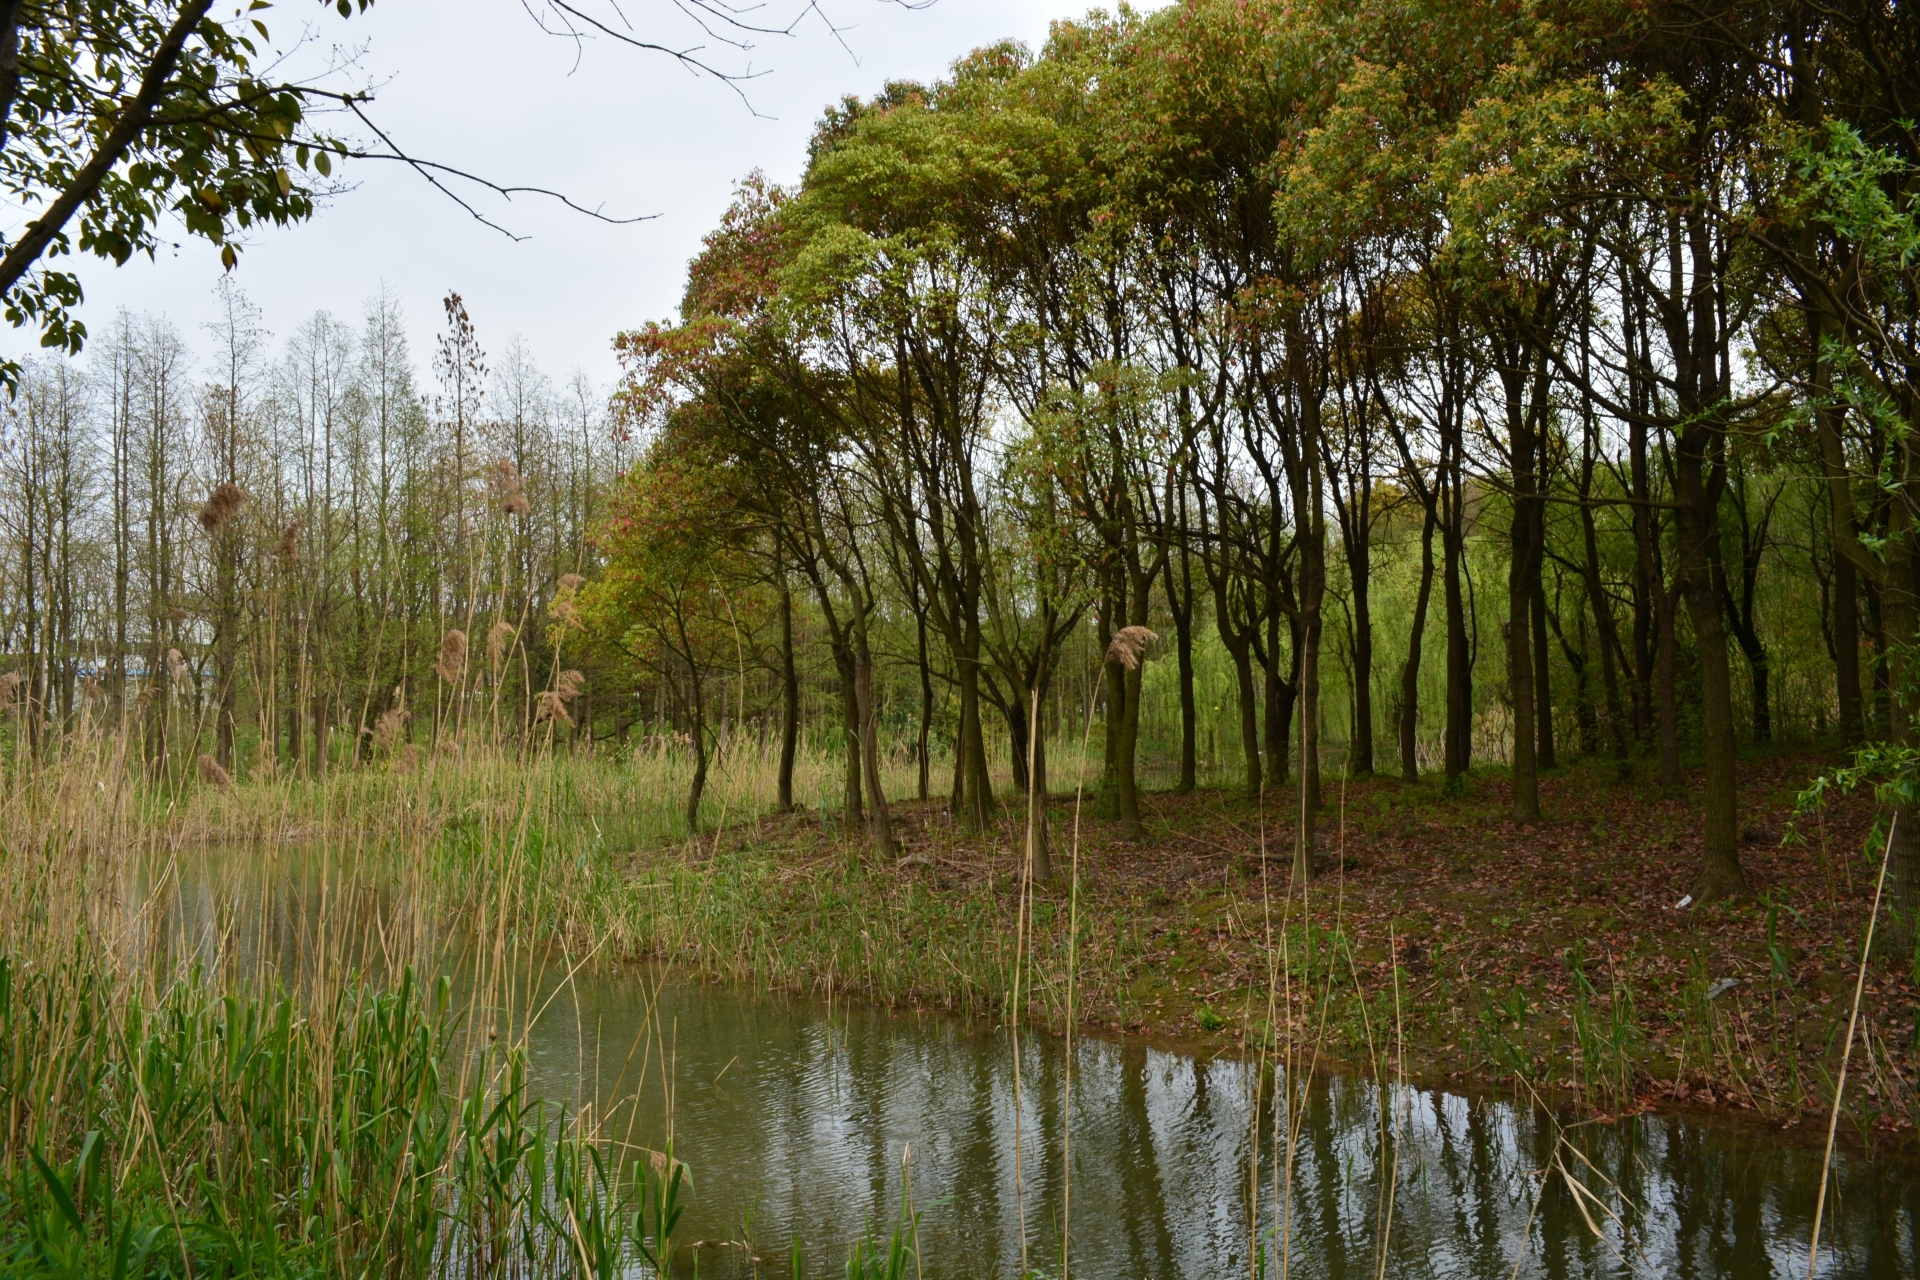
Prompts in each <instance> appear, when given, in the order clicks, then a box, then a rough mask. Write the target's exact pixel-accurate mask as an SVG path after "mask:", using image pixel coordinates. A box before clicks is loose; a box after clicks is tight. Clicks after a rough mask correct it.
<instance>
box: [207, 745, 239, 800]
mask: <svg viewBox="0 0 1920 1280" xmlns="http://www.w3.org/2000/svg"><path fill="white" fill-rule="evenodd" d="M200 776H201V777H202V778H204V779H206V780H207V782H208V783H209V784H210V785H212V786H214V787H217V788H219V789H220V790H222V791H230V790H232V788H233V775H232V774H230V773H228V772H227V771H226V770H225V769H223V768H221V767H220V762H219V761H218V760H215V759H214V758H213V757H212V756H210V755H208V754H206V753H205V752H204V751H203V752H201V753H200Z"/></svg>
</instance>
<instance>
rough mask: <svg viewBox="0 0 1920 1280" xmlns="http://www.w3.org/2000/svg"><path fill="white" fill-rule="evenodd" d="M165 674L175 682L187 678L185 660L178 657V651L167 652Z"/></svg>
mask: <svg viewBox="0 0 1920 1280" xmlns="http://www.w3.org/2000/svg"><path fill="white" fill-rule="evenodd" d="M167 674H168V675H170V676H172V677H173V678H174V679H175V680H176V681H180V680H185V679H186V678H187V660H186V659H185V658H183V657H181V656H180V651H179V650H178V649H169V650H167Z"/></svg>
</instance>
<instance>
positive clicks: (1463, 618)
mask: <svg viewBox="0 0 1920 1280" xmlns="http://www.w3.org/2000/svg"><path fill="white" fill-rule="evenodd" d="M1459 467H1460V463H1459V454H1458V450H1457V447H1456V449H1455V450H1454V452H1453V454H1452V457H1451V458H1448V457H1447V456H1446V454H1445V452H1444V451H1443V455H1442V467H1441V478H1440V483H1441V485H1442V486H1443V487H1444V491H1445V498H1444V501H1445V511H1444V518H1443V520H1442V522H1441V555H1442V557H1443V566H1442V574H1441V578H1442V584H1443V587H1444V592H1445V597H1446V612H1447V728H1446V752H1445V755H1446V776H1447V783H1448V785H1449V786H1454V787H1457V786H1459V785H1460V783H1461V781H1462V779H1464V778H1465V777H1466V773H1467V768H1468V766H1469V765H1470V764H1471V763H1472V754H1473V652H1472V649H1471V647H1470V646H1469V644H1468V641H1467V606H1466V595H1465V592H1464V591H1463V590H1462V585H1461V584H1462V578H1463V570H1464V568H1465V566H1464V563H1463V562H1464V560H1465V559H1466V532H1465V524H1466V513H1465V511H1463V510H1462V506H1463V499H1464V496H1465V495H1464V494H1463V493H1462V488H1463V485H1462V483H1461V476H1460V471H1459Z"/></svg>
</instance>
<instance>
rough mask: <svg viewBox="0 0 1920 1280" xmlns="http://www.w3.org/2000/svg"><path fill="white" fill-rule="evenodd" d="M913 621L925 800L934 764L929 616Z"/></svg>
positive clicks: (918, 752)
mask: <svg viewBox="0 0 1920 1280" xmlns="http://www.w3.org/2000/svg"><path fill="white" fill-rule="evenodd" d="M913 621H914V636H915V639H916V640H917V641H918V643H919V650H918V668H919V673H920V731H919V736H918V737H916V738H915V739H914V760H915V762H916V763H917V764H918V765H919V778H918V786H919V792H918V794H919V796H920V799H922V800H925V799H926V798H927V797H928V795H930V794H931V788H932V779H933V775H932V770H933V762H932V761H930V760H928V759H927V751H928V750H929V748H930V746H931V740H932V737H933V668H932V666H931V665H930V663H929V659H928V657H927V615H926V614H925V613H924V612H917V613H915V615H914V619H913Z"/></svg>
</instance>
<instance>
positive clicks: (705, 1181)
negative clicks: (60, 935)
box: [122, 860, 1920, 1280]
mask: <svg viewBox="0 0 1920 1280" xmlns="http://www.w3.org/2000/svg"><path fill="white" fill-rule="evenodd" d="M263 865H264V864H262V863H261V862H259V861H258V860H252V861H250V862H249V864H248V868H247V869H244V870H239V871H236V870H235V868H234V867H233V865H232V864H230V863H223V864H221V866H223V867H224V869H223V870H219V871H218V873H216V872H215V871H214V870H210V869H208V868H206V867H202V868H199V869H195V870H192V871H190V872H189V873H188V874H184V875H181V874H173V873H169V874H162V875H158V876H156V875H155V874H154V873H152V872H150V871H149V872H142V873H140V876H139V877H138V878H137V879H136V880H130V881H129V883H128V885H127V889H126V891H125V894H124V898H125V915H124V918H123V922H122V936H123V937H124V939H125V943H124V945H126V946H127V947H129V948H131V949H132V952H133V953H134V954H138V955H139V956H140V957H141V959H142V961H143V962H144V963H150V964H153V965H155V966H160V965H163V964H167V965H177V964H180V963H181V962H182V961H183V960H184V959H192V960H197V961H198V962H199V963H201V964H203V965H206V966H209V967H215V968H218V969H219V970H221V971H223V972H230V973H239V974H243V975H248V976H254V977H256V978H258V977H260V976H261V975H269V974H271V975H277V976H278V977H279V978H280V979H281V980H284V981H287V982H289V983H290V984H291V983H299V982H301V981H304V980H306V979H307V978H308V977H310V976H311V975H312V974H313V973H314V972H315V971H316V970H317V969H324V968H328V967H335V968H336V971H337V967H338V966H341V965H346V964H356V965H366V964H371V965H374V966H376V967H379V966H384V965H386V964H390V963H397V962H401V961H407V962H413V963H423V962H424V963H428V964H434V963H448V962H449V958H450V957H451V956H452V954H453V953H452V952H451V951H450V950H449V949H448V948H447V947H446V946H445V945H444V940H443V939H442V938H441V937H440V936H439V935H438V934H437V932H436V930H435V928H434V925H433V922H432V921H430V920H427V919H423V918H422V917H421V915H420V914H419V913H418V912H416V911H413V910H411V909H410V908H409V907H408V905H407V904H408V902H410V901H412V900H413V899H412V898H411V897H410V896H409V895H407V894H404V893H395V892H392V891H390V887H389V888H381V887H377V884H376V882H371V881H366V880H363V879H359V878H356V877H350V876H340V875H338V874H337V873H333V872H328V873H325V874H323V873H321V872H320V871H319V870H318V869H316V868H315V867H313V866H309V865H303V864H301V863H300V862H299V861H298V860H293V861H291V862H289V863H287V864H286V865H284V866H272V865H264V869H263ZM370 885H374V886H375V887H369V886H370ZM156 889H158V890H160V891H157V892H156ZM343 922H347V923H349V924H350V927H342V924H343ZM527 963H528V964H531V965H532V966H533V967H534V969H535V972H533V973H532V974H523V977H526V978H527V979H528V980H527V981H526V982H524V983H523V984H519V985H516V987H515V989H516V990H517V991H519V992H520V993H521V994H520V995H519V996H518V997H515V999H516V1000H517V1001H519V1002H520V1003H519V1006H518V1009H517V1010H508V1011H507V1012H509V1013H516V1012H517V1013H518V1014H519V1015H520V1017H518V1018H516V1019H515V1020H516V1021H517V1022H519V1024H520V1025H522V1026H524V1025H525V1017H524V1015H525V1012H526V1011H527V1010H532V1009H537V1010H539V1011H540V1012H539V1016H538V1017H537V1019H534V1020H533V1022H532V1025H531V1027H530V1028H529V1029H528V1031H527V1046H528V1053H529V1056H530V1060H531V1067H532V1074H533V1076H534V1079H535V1083H536V1085H537V1087H538V1088H539V1089H540V1090H541V1091H542V1092H543V1093H544V1094H545V1095H546V1096H548V1097H549V1098H554V1099H567V1100H570V1101H574V1102H576V1103H581V1104H588V1105H591V1106H592V1107H593V1108H594V1111H595V1113H596V1114H598V1115H600V1116H602V1117H604V1118H605V1124H606V1126H607V1129H608V1131H609V1133H610V1136H612V1137H616V1138H621V1139H624V1140H626V1141H630V1142H632V1143H634V1144H636V1145H639V1146H647V1147H658V1146H660V1145H662V1144H664V1142H665V1141H666V1140H667V1139H668V1137H669V1136H671V1138H672V1140H673V1143H674V1150H675V1154H676V1155H677V1156H679V1158H680V1159H682V1160H684V1161H685V1162H686V1163H687V1165H688V1166H689V1167H690V1169H691V1171H692V1173H693V1177H694V1180H695V1195H694V1197H693V1199H692V1202H691V1204H690V1206H689V1208H688V1210H687V1214H686V1217H685V1219H684V1220H683V1223H682V1230H681V1239H682V1240H683V1241H701V1242H704V1243H703V1244H702V1246H701V1247H700V1248H699V1249H698V1250H696V1251H694V1252H695V1255H697V1261H698V1270H699V1274H700V1275H703V1276H719V1277H725V1276H733V1275H751V1274H756V1273H757V1274H760V1275H774V1274H782V1275H784V1274H787V1270H786V1268H787V1262H786V1255H787V1248H788V1245H789V1243H790V1242H791V1241H793V1240H795V1239H798V1240H799V1241H801V1243H802V1246H803V1248H804V1250H805V1252H806V1255H807V1258H808V1262H809V1266H808V1271H809V1274H814V1275H819V1274H838V1273H839V1271H840V1268H841V1267H842V1265H843V1264H844V1262H845V1259H846V1256H847V1250H848V1248H849V1246H850V1244H851V1243H852V1242H853V1240H854V1238H855V1237H856V1236H857V1235H858V1234H860V1233H861V1232H863V1231H864V1230H867V1229H869V1228H871V1229H872V1230H873V1231H874V1232H875V1233H876V1234H877V1235H879V1236H880V1237H882V1238H884V1237H885V1236H886V1235H887V1234H888V1233H890V1232H891V1230H892V1229H893V1226H894V1224H895V1223H896V1222H897V1221H898V1220H899V1215H900V1212H901V1208H902V1205H903V1204H904V1203H907V1202H908V1197H911V1203H912V1205H913V1206H914V1207H915V1208H916V1209H918V1210H919V1211H920V1219H919V1233H918V1234H919V1244H920V1252H921V1258H922V1266H921V1269H920V1270H919V1272H917V1274H919V1275H923V1276H924V1277H926V1280H961V1278H963V1277H964V1278H965V1280H976V1278H978V1277H987V1276H995V1275H998V1276H1007V1277H1013V1276H1017V1275H1019V1273H1020V1270H1021V1266H1022V1259H1023V1257H1024V1259H1025V1261H1026V1264H1027V1265H1028V1266H1029V1267H1031V1268H1032V1269H1034V1270H1035V1271H1038V1272H1042V1273H1046V1274H1058V1273H1059V1270H1060V1262H1061V1243H1060V1242H1061V1235H1062V1216H1063V1213H1064V1212H1065V1209H1066V1206H1067V1204H1068V1197H1069V1191H1070V1193H1071V1228H1072V1229H1071V1239H1072V1257H1071V1263H1072V1273H1073V1274H1074V1275H1077V1276H1083V1277H1088V1278H1089V1280H1108V1278H1121V1277H1124V1278H1127V1280H1161V1278H1163V1277H1165V1278H1169V1280H1170V1278H1173V1277H1181V1278H1186V1277H1194V1278H1198V1277H1208V1278H1212V1277H1220V1276H1234V1275H1249V1276H1250V1275H1253V1274H1254V1272H1255V1263H1254V1261H1253V1258H1254V1255H1255V1253H1256V1251H1258V1252H1260V1253H1261V1254H1262V1255H1263V1258H1264V1266H1265V1271H1264V1274H1265V1275H1267V1276H1276V1275H1280V1274H1282V1273H1283V1268H1284V1274H1286V1275H1289V1276H1299V1277H1328V1278H1329V1280H1337V1278H1342V1277H1349V1276H1351V1277H1356V1278H1358V1277H1376V1276H1379V1275H1380V1274H1382V1259H1381V1257H1380V1254H1379V1249H1380V1241H1381V1238H1382V1235H1383V1231H1382V1226H1383V1223H1386V1222H1389V1221H1390V1224H1391V1225H1390V1229H1389V1230H1387V1231H1386V1232H1385V1233H1384V1234H1385V1236H1386V1239H1387V1241H1388V1243H1387V1251H1386V1252H1387V1256H1386V1258H1385V1259H1384V1273H1385V1274H1386V1275H1388V1276H1404V1277H1427V1276H1434V1277H1460V1278H1462V1280H1469V1278H1470V1280H1483V1278H1485V1280H1491V1278H1494V1277H1504V1276H1511V1275H1515V1274H1517V1275H1520V1276H1532V1277H1554V1278H1558V1277H1569V1278H1571V1277H1608V1276H1642V1275H1662V1276H1671V1277H1678V1278H1681V1280H1695V1278H1698V1280H1706V1278H1708V1277H1714V1278H1718V1277H1735V1278H1739V1280H1744V1278H1746V1277H1769V1276H1779V1277H1787V1276H1795V1277H1797V1276H1804V1275H1805V1274H1806V1272H1807V1256H1806V1248H1807V1245H1806V1242H1807V1239H1808V1235H1809V1231H1810V1226H1811V1217H1812V1207H1813V1201H1814V1196H1815V1192H1816V1189H1817V1185H1818V1181H1819V1175H1820V1153H1819V1151H1818V1150H1817V1149H1816V1148H1814V1147H1811V1146H1810V1145H1808V1144H1806V1143H1803V1142H1797V1141H1788V1140H1785V1139H1783V1138H1782V1137H1781V1136H1780V1135H1778V1134H1772V1133H1768V1132H1764V1131H1760V1130H1756V1129H1750V1128H1743V1127H1739V1126H1735V1125H1731V1124H1727V1123H1724V1122H1714V1123H1703V1122H1700V1121H1697V1120H1671V1119H1661V1118H1645V1117H1643V1118H1637V1119H1633V1120H1628V1121H1623V1122H1619V1123H1613V1124H1592V1125H1576V1126H1573V1127H1571V1128H1568V1129H1565V1130H1562V1129H1561V1128H1559V1127H1558V1126H1556V1125H1555V1124H1554V1123H1553V1122H1552V1120H1551V1118H1549V1117H1547V1116H1545V1115H1543V1114H1541V1113H1539V1112H1538V1111H1536V1110H1534V1109H1532V1108H1527V1107H1516V1106H1514V1105H1511V1104H1509V1103H1506V1102H1501V1101H1497V1100H1484V1099H1481V1100H1474V1099H1468V1098H1465V1097H1462V1096H1459V1095H1456V1094H1451V1093H1445V1092H1439V1091H1433V1090H1426V1089H1406V1090H1402V1089H1389V1090H1386V1091H1382V1090H1381V1089H1379V1088H1377V1087H1375V1086H1374V1085H1372V1084H1369V1083H1367V1082H1365V1081H1361V1080H1356V1079H1351V1078H1340V1077H1331V1078H1330V1077H1326V1076H1321V1077H1319V1078H1317V1079H1315V1080H1314V1081H1313V1082H1312V1084H1311V1086H1310V1087H1309V1088H1307V1089H1305V1090H1304V1092H1303V1093H1302V1094H1301V1095H1300V1096H1297V1097H1296V1098H1295V1099H1294V1105H1295V1106H1297V1107H1298V1108H1299V1110H1298V1113H1297V1114H1295V1115H1292V1116H1290V1115H1289V1114H1288V1110H1287V1101H1286V1098H1285V1094H1286V1092H1287V1091H1286V1090H1285V1089H1284V1087H1282V1086H1280V1085H1279V1083H1278V1082H1277V1081H1276V1080H1275V1078H1274V1077H1273V1075H1272V1074H1271V1073H1268V1074H1267V1075H1266V1076H1265V1077H1264V1078H1263V1077H1262V1074H1261V1072H1260V1071H1259V1069H1257V1068H1256V1067H1254V1066H1252V1065H1249V1064H1247V1063H1244V1062H1240V1061H1236V1060H1231V1059H1208V1058H1204V1057H1193V1056H1188V1055H1185V1054H1181V1053H1176V1052H1169V1051H1165V1050H1162V1049H1158V1048H1153V1047H1150V1046H1147V1045H1145V1044H1143V1043H1140V1042H1138V1041H1120V1042H1115V1041H1106V1040H1088V1041H1081V1042H1079V1043H1077V1044H1076V1045H1075V1046H1074V1050H1073V1055H1072V1062H1071V1068H1072V1070H1071V1091H1070V1092H1071V1115H1070V1120H1071V1124H1070V1126H1069V1123H1068V1121H1069V1116H1068V1115H1067V1114H1066V1111H1065V1102H1066V1099H1067V1097H1068V1095H1069V1088H1068V1085H1069V1080H1068V1066H1069V1063H1068V1058H1067V1054H1066V1052H1065V1049H1064V1046H1063V1044H1062V1042H1061V1041H1059V1040H1058V1039H1054V1038H1050V1037H1039V1038H1035V1037H1031V1036H1029V1037H1025V1038H1023V1042H1022V1044H1021V1046H1020V1052H1019V1054H1018V1060H1017V1071H1016V1055H1015V1053H1014V1048H1013V1042H1012V1040H1011V1038H1010V1037H1009V1036H1008V1034H1007V1033H1006V1032H1005V1031H1004V1030H996V1029H993V1028H990V1027H985V1026H982V1025H980V1024H977V1023H967V1022H962V1021H960V1020H956V1019H952V1018H947V1017H944V1016H939V1015H933V1014H924V1013H913V1012H899V1013H895V1012H889V1011H885V1010H877V1009H871V1008H865V1007H861V1006H857V1005H856V1006H851V1007H849V1006H846V1005H841V1004H831V1005H830V1004H827V1003H825V1002H820V1001H811V1000H793V999H786V998H781V997H774V996H764V995H755V994H753V993H749V992H743V991H740V990H737V989H732V988H723V987H715V986H708V985H703V984H700V983H696V982H690V981H686V980H684V979H679V978H675V977H672V976H670V975H663V974H662V973H661V972H660V971H659V970H657V969H653V968H641V969H637V970H635V969H629V970H628V971H627V972H625V973H619V972H612V971H608V970H606V969H604V968H603V969H599V970H591V971H589V970H582V971H581V972H579V973H577V974H575V975H574V976H573V978H572V979H571V980H568V979H567V978H566V977H565V974H566V965H565V964H564V963H563V962H562V961H561V960H560V959H559V958H557V957H546V958H544V959H541V960H537V961H530V962H527ZM463 1003H464V1002H463ZM1276 1095H1279V1096H1278V1097H1276ZM1069 1127H1070V1132H1069ZM1288 1131H1294V1132H1297V1134H1298V1139H1297V1142H1296V1143H1295V1144H1294V1146H1293V1149H1292V1153H1291V1172H1290V1175H1289V1173H1288V1170H1287V1167H1286V1154H1285V1153H1284V1152H1282V1153H1281V1154H1280V1158H1279V1159H1276V1158H1275V1148H1276V1135H1279V1134H1284V1133H1286V1132H1288ZM1016 1134H1017V1135H1018V1141H1017V1142H1016ZM1256 1144H1257V1147H1258V1151H1259V1157H1260V1158H1259V1159H1258V1161H1256V1160H1255V1159H1254V1152H1255V1149H1256ZM1069 1148H1070V1150H1071V1159H1070V1160H1069V1158H1068V1154H1067V1153H1068V1151H1069ZM1069 1171H1071V1178H1069ZM1570 1177H1571V1178H1573V1179H1577V1180H1578V1181H1579V1184H1580V1188H1581V1189H1580V1190H1576V1189H1575V1188H1573V1187H1572V1186H1570V1185H1569V1178H1570ZM1389 1190H1390V1191H1391V1194H1390V1195H1389V1194H1388V1192H1389ZM1916 1190H1920V1180H1916V1179H1915V1178H1914V1177H1912V1176H1910V1173H1909V1171H1908V1170H1906V1169H1905V1168H1891V1167H1886V1166H1875V1165H1873V1164H1871V1163H1869V1162H1867V1161H1865V1160H1863V1159H1860V1158H1857V1157H1849V1156H1845V1155H1843V1156H1841V1157H1839V1158H1838V1160H1837V1162H1836V1168H1835V1170H1834V1177H1833V1181H1832V1185H1831V1187H1830V1190H1829V1203H1828V1210H1827V1214H1826V1217H1825V1220H1824V1221H1825V1225H1824V1227H1823V1241H1822V1246H1823V1247H1822V1257H1821V1266H1820V1268H1819V1273H1820V1274H1821V1275H1824V1276H1834V1277H1840V1276H1848V1277H1854V1276H1857V1277H1874V1278H1875V1280H1880V1278H1883V1277H1902V1276H1920V1259H1916V1242H1915V1220H1916V1214H1917V1213H1920V1203H1916V1199H1915V1196H1916ZM1276 1239H1284V1240H1285V1241H1286V1244H1285V1246H1284V1249H1279V1248H1276ZM728 1242H743V1243H745V1244H746V1245H748V1246H749V1247H745V1248H743V1247H739V1245H738V1243H728ZM756 1255H757V1256H758V1257H759V1258H761V1259H764V1261H763V1262H761V1263H759V1264H757V1265H756V1264H755V1263H754V1262H753V1258H754V1257H755V1256H756ZM693 1260H694V1259H693V1258H692V1257H690V1258H689V1259H688V1261H689V1262H692V1261H693Z"/></svg>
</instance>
